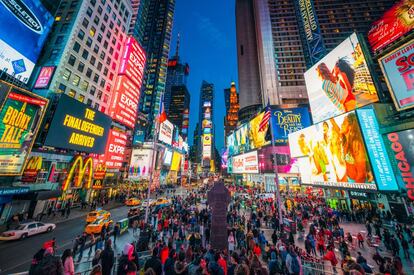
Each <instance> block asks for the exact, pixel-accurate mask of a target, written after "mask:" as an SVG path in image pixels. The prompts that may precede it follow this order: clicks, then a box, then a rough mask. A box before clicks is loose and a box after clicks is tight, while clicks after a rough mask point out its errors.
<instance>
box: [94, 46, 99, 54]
mask: <svg viewBox="0 0 414 275" xmlns="http://www.w3.org/2000/svg"><path fill="white" fill-rule="evenodd" d="M93 52H94V53H98V52H99V46H98V45H95V46H94V47H93Z"/></svg>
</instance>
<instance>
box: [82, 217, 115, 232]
mask: <svg viewBox="0 0 414 275" xmlns="http://www.w3.org/2000/svg"><path fill="white" fill-rule="evenodd" d="M112 223H113V221H112V220H111V219H110V218H102V219H97V220H95V221H94V222H92V223H90V224H87V225H86V227H85V233H86V234H100V233H101V232H102V228H104V227H105V228H107V229H108V227H109V226H111V225H112Z"/></svg>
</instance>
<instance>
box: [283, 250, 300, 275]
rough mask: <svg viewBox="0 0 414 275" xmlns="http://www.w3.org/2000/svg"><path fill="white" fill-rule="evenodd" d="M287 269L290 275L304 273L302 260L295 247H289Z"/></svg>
mask: <svg viewBox="0 0 414 275" xmlns="http://www.w3.org/2000/svg"><path fill="white" fill-rule="evenodd" d="M286 268H287V271H288V273H289V274H290V275H299V274H300V273H301V271H302V270H301V269H302V268H301V263H300V259H299V257H298V255H297V254H296V252H295V250H294V249H293V246H290V247H289V250H288V254H287V255H286Z"/></svg>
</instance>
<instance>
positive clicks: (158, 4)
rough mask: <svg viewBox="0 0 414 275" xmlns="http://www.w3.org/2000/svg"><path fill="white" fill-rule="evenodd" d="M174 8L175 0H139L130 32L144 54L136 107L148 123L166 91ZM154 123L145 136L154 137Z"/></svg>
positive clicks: (152, 118) (157, 111)
mask: <svg viewBox="0 0 414 275" xmlns="http://www.w3.org/2000/svg"><path fill="white" fill-rule="evenodd" d="M174 7H175V0H142V1H141V3H140V6H139V10H138V16H137V20H136V23H135V28H134V33H133V35H134V36H135V37H136V38H137V40H138V41H139V43H140V44H141V45H142V46H143V48H144V49H145V52H146V54H147V64H146V69H145V75H144V82H143V86H142V90H141V99H140V105H139V110H140V111H141V112H142V113H143V114H144V115H146V116H147V118H148V121H150V122H151V121H154V119H155V117H156V116H157V114H158V113H159V109H160V101H161V97H162V94H163V93H164V90H165V85H166V77H167V65H168V55H169V52H170V40H171V31H172V23H173V17H174ZM154 125H155V124H154V123H149V126H150V127H149V128H148V129H147V131H146V139H149V138H151V137H152V136H153V131H154Z"/></svg>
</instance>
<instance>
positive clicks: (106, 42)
mask: <svg viewBox="0 0 414 275" xmlns="http://www.w3.org/2000/svg"><path fill="white" fill-rule="evenodd" d="M103 47H104V49H108V41H106V40H105V42H104V44H103Z"/></svg>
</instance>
